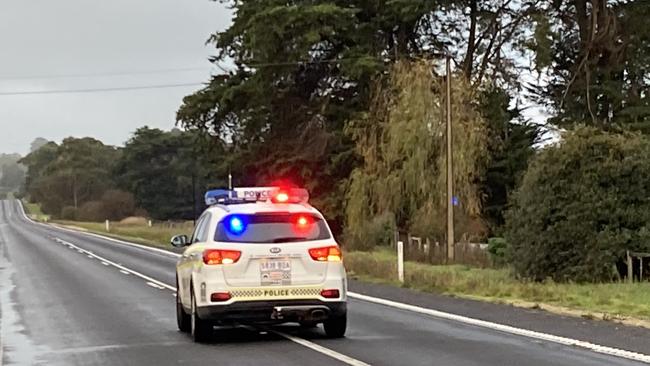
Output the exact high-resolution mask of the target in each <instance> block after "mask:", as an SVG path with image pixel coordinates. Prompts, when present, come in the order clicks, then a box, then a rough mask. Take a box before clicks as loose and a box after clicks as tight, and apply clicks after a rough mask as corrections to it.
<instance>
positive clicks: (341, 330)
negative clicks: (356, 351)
mask: <svg viewBox="0 0 650 366" xmlns="http://www.w3.org/2000/svg"><path fill="white" fill-rule="evenodd" d="M347 327H348V316H347V313H345V314H343V315H340V316H336V317H333V318H330V319H327V320H325V322H323V328H325V334H326V335H327V337H328V338H343V337H344V336H345V331H346V329H347Z"/></svg>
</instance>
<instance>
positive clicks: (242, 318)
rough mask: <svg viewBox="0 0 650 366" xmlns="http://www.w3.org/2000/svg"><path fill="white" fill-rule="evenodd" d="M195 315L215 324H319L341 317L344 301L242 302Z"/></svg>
mask: <svg viewBox="0 0 650 366" xmlns="http://www.w3.org/2000/svg"><path fill="white" fill-rule="evenodd" d="M196 310H197V315H198V316H199V318H201V319H204V320H213V321H218V322H277V323H284V322H301V321H305V322H320V321H323V320H326V319H328V318H331V317H337V316H342V315H345V313H346V312H347V303H346V302H345V301H335V302H329V301H327V302H326V301H320V300H277V301H245V302H235V303H232V304H229V305H210V306H202V307H198V308H197V309H196Z"/></svg>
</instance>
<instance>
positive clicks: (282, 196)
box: [275, 192, 289, 203]
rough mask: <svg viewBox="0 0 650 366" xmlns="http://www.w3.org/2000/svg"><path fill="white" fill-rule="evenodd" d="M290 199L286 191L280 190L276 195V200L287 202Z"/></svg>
mask: <svg viewBox="0 0 650 366" xmlns="http://www.w3.org/2000/svg"><path fill="white" fill-rule="evenodd" d="M288 201H289V195H288V194H287V193H285V192H280V193H278V194H276V195H275V202H278V203H286V202H288Z"/></svg>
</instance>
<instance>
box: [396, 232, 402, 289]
mask: <svg viewBox="0 0 650 366" xmlns="http://www.w3.org/2000/svg"><path fill="white" fill-rule="evenodd" d="M397 278H398V279H399V282H401V283H404V242H403V241H401V240H400V241H398V242H397Z"/></svg>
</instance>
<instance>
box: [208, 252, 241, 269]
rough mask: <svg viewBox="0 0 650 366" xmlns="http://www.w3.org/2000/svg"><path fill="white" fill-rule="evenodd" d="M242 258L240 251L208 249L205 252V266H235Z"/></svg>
mask: <svg viewBox="0 0 650 366" xmlns="http://www.w3.org/2000/svg"><path fill="white" fill-rule="evenodd" d="M240 257H241V252H240V251H238V250H224V249H206V250H205V251H204V252H203V263H205V264H210V265H212V264H233V263H237V261H238V260H239V258H240Z"/></svg>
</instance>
